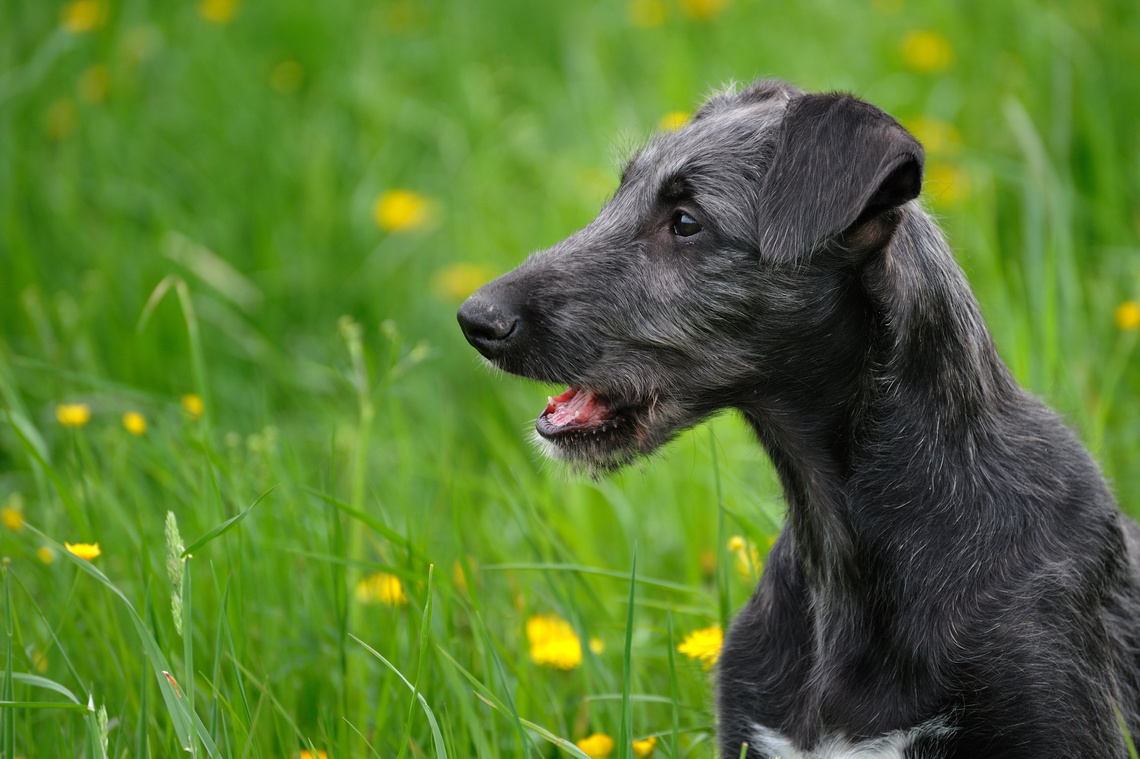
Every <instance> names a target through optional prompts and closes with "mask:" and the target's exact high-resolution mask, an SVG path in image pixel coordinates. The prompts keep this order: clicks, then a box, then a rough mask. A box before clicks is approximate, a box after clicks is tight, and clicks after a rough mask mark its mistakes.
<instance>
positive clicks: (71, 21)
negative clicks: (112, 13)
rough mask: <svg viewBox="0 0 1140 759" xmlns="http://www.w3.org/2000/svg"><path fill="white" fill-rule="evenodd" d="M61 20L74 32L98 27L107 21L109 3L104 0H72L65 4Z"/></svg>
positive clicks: (67, 28)
mask: <svg viewBox="0 0 1140 759" xmlns="http://www.w3.org/2000/svg"><path fill="white" fill-rule="evenodd" d="M59 21H60V25H62V26H63V28H64V29H66V30H67V31H69V32H71V33H72V34H82V33H83V32H89V31H91V30H92V29H98V28H99V27H101V26H102V25H103V24H104V23H105V22H106V21H107V3H106V2H104V0H72V2H70V3H68V4H67V5H65V6H63V12H62V13H61V14H60V19H59Z"/></svg>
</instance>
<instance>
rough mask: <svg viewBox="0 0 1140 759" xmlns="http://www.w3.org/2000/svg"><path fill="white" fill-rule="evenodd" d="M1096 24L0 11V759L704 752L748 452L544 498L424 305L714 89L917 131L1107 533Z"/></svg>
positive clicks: (1109, 91)
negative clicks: (783, 96) (828, 106)
mask: <svg viewBox="0 0 1140 759" xmlns="http://www.w3.org/2000/svg"><path fill="white" fill-rule="evenodd" d="M1137 40H1140V6H1138V5H1137V4H1136V3H1135V2H1127V1H1126V0H1118V1H1117V2H1109V1H1107V0H1079V1H1078V0H1073V1H1071V2H1064V1H1063V0H1056V1H1050V0H1039V1H1038V0H1012V1H1011V2H1002V3H994V2H984V1H983V0H966V2H959V3H951V2H948V0H938V1H936V2H930V3H918V2H914V0H909V1H908V0H868V2H840V1H839V0H808V1H807V2H804V3H796V4H793V3H781V4H773V3H762V2H759V0H620V1H614V2H600V1H598V2H594V1H588V2H577V3H550V4H547V3H536V2H532V1H531V0H496V2H494V3H471V2H461V1H459V0H452V1H451V2H446V1H445V0H372V1H371V2H364V1H363V0H342V1H341V2H336V3H312V2H303V1H302V0H276V1H275V2H272V3H265V2H260V3H259V2H253V1H252V0H245V1H244V2H238V1H237V0H194V1H191V0H185V1H183V2H177V3H158V2H150V1H149V0H72V1H71V2H55V1H54V0H53V1H52V2H33V1H31V0H10V1H9V2H5V3H0V557H2V560H3V567H2V569H0V572H2V583H0V584H2V587H0V620H2V622H0V702H3V703H0V757H7V758H9V759H11V758H13V757H41V756H43V757H56V756H84V757H128V756H130V757H150V756H154V757H161V756H179V755H182V754H183V752H184V751H186V750H189V751H190V752H191V753H193V754H195V755H205V756H225V757H309V758H310V759H311V758H312V757H317V756H323V757H368V756H377V757H399V758H400V759H402V758H403V757H411V756H415V757H420V756H428V757H440V758H442V757H453V758H454V757H480V758H495V757H508V756H510V757H526V756H540V757H556V756H562V755H566V756H576V757H579V758H581V757H592V758H593V759H600V757H604V756H607V755H612V756H614V757H621V758H623V759H624V758H625V757H632V756H639V757H640V756H646V755H650V754H653V755H656V756H662V757H711V756H713V755H714V753H715V752H714V748H713V745H714V741H712V740H711V738H712V731H713V728H714V717H713V708H712V697H711V693H712V690H711V683H712V677H713V676H714V673H715V670H714V669H712V668H711V667H710V665H711V664H712V662H713V661H714V659H715V653H716V650H717V639H718V638H717V636H718V635H719V631H720V630H721V629H723V627H724V625H725V624H727V622H728V621H729V620H730V618H731V616H732V613H733V611H734V610H735V609H736V608H738V607H739V606H740V604H742V603H743V602H744V601H745V599H746V598H747V597H748V595H749V593H750V592H751V588H752V587H753V585H754V584H755V580H756V578H757V577H758V576H759V574H760V573H761V572H762V571H763V559H764V555H765V552H766V551H767V549H768V547H769V545H770V543H771V541H772V540H773V539H774V536H775V535H776V534H777V533H778V531H779V529H780V524H781V521H782V518H783V517H782V503H781V499H780V494H779V488H778V486H777V483H776V482H775V480H774V477H773V474H772V471H771V468H770V466H769V464H768V463H767V461H766V460H765V459H764V457H763V454H762V452H761V450H760V449H759V447H758V446H757V445H756V444H755V443H754V441H753V440H752V439H751V438H750V435H749V433H748V432H747V431H746V430H745V429H744V428H743V425H742V424H741V423H740V421H739V420H738V419H736V418H734V417H732V416H731V415H725V416H722V417H719V418H717V419H715V420H713V421H712V422H711V423H709V424H706V425H703V426H701V427H699V428H697V429H695V430H693V431H691V432H689V433H687V434H685V435H684V436H683V437H682V438H681V439H679V440H678V441H676V442H674V443H672V444H670V445H669V446H668V447H667V448H666V449H665V451H664V452H662V453H661V454H659V455H657V456H656V457H655V458H654V459H652V460H650V461H647V462H645V463H644V464H643V465H641V466H639V467H635V468H634V469H631V470H629V471H626V472H624V473H622V474H619V475H616V476H613V477H608V478H605V479H602V480H599V481H592V480H588V479H587V480H581V479H574V478H568V477H567V476H566V475H565V474H564V473H560V472H558V471H555V470H551V469H550V468H549V467H548V465H546V464H544V463H543V462H542V461H541V460H540V458H539V456H538V455H537V452H536V451H535V450H534V448H533V447H532V446H531V445H530V444H529V443H528V436H529V429H530V426H531V425H532V424H533V420H534V418H535V416H536V415H537V414H538V413H539V412H540V411H541V410H542V408H543V405H544V403H545V399H546V397H547V395H550V394H556V393H558V392H561V390H562V388H551V387H544V386H538V385H536V384H534V383H529V382H526V381H522V380H518V379H514V378H509V377H503V376H496V375H493V374H492V373H491V372H488V371H486V370H485V369H484V368H483V367H482V366H481V365H480V363H479V362H478V361H477V359H476V354H475V352H474V351H473V350H472V349H471V348H470V347H469V346H468V345H466V343H465V342H464V340H463V338H462V336H461V334H460V332H459V329H458V327H457V325H456V323H455V309H456V307H457V306H458V304H459V303H460V302H461V301H462V299H463V298H464V297H465V296H466V295H467V294H468V293H469V292H471V291H472V290H473V289H474V288H475V287H477V286H478V285H479V284H481V283H482V282H484V281H486V280H489V279H490V278H492V277H494V276H496V275H497V274H499V273H502V272H504V271H506V270H508V269H510V268H511V267H513V266H514V265H516V264H517V263H518V262H520V261H521V260H522V259H523V258H524V257H525V255H526V254H527V253H529V252H531V251H533V250H536V249H540V248H543V247H545V246H548V245H550V244H552V243H554V242H556V241H557V240H559V239H561V238H562V237H564V236H566V235H567V234H569V233H570V232H572V231H574V230H575V229H577V228H579V227H581V226H582V225H584V224H585V223H586V222H588V221H589V220H590V219H591V218H592V217H593V215H594V214H595V213H596V212H597V210H598V208H599V207H600V205H601V203H603V202H604V200H605V199H606V197H607V196H608V195H609V193H611V192H612V191H613V189H614V188H615V186H616V183H617V177H618V175H619V173H620V168H621V165H622V162H623V160H624V159H625V158H626V157H628V156H629V155H630V153H631V151H633V150H635V149H636V147H637V146H638V145H639V144H640V143H641V142H643V141H644V140H645V139H646V137H647V136H648V135H650V134H652V133H653V131H654V130H656V129H662V128H670V127H672V126H676V125H677V124H679V123H682V122H683V120H684V119H685V118H686V117H687V116H688V115H689V114H691V113H692V111H693V109H694V108H695V107H696V106H697V105H698V104H699V103H700V102H701V100H702V99H703V97H704V96H706V95H707V94H708V93H709V92H711V91H713V90H714V89H716V88H718V87H721V86H723V85H724V84H725V83H726V82H730V81H733V80H735V81H747V80H750V79H752V78H753V77H757V76H779V77H781V78H785V79H788V80H790V81H793V82H795V83H797V84H798V85H800V86H802V87H805V88H807V89H820V90H822V89H847V90H851V91H853V92H856V93H858V94H859V95H861V96H863V97H865V98H867V99H869V100H871V101H873V102H875V103H876V104H878V105H879V106H881V107H883V108H885V109H886V110H887V111H889V112H890V113H892V114H894V115H896V116H897V117H898V118H899V119H900V120H901V121H902V122H903V123H904V124H905V125H907V126H908V127H909V128H911V129H912V131H914V132H915V134H916V135H918V136H919V138H920V139H921V140H922V141H923V142H924V144H925V145H926V148H927V152H928V163H927V176H926V184H925V191H924V202H925V203H926V205H927V207H928V208H930V209H931V210H932V211H933V212H935V213H936V214H937V215H938V216H939V218H940V220H941V222H942V224H943V226H944V228H945V230H946V233H947V235H948V236H949V238H950V240H951V242H952V244H953V246H954V247H955V249H956V251H958V254H959V260H960V261H961V263H962V265H963V267H964V268H965V269H966V271H967V273H968V275H969V277H970V279H971V282H972V283H973V285H974V287H975V290H976V292H977V294H978V297H979V299H980V301H981V303H982V306H983V310H984V312H985V315H986V317H987V319H988V321H989V324H990V327H991V330H992V332H993V334H994V337H995V340H996V343H997V345H998V348H999V351H1000V352H1001V354H1002V355H1003V357H1004V358H1005V359H1006V361H1007V362H1008V363H1009V365H1010V366H1011V368H1012V370H1013V371H1014V373H1015V374H1016V376H1017V377H1018V378H1019V380H1020V381H1022V382H1023V383H1024V384H1025V385H1026V386H1027V387H1029V388H1031V389H1032V390H1033V391H1034V392H1036V393H1038V394H1039V395H1041V396H1042V397H1045V398H1047V399H1048V400H1049V401H1050V403H1051V404H1053V405H1054V407H1056V408H1057V409H1059V410H1060V411H1061V412H1062V413H1063V414H1064V415H1065V416H1066V418H1067V419H1068V420H1069V422H1070V423H1071V424H1072V425H1073V426H1074V427H1075V428H1077V429H1078V430H1079V431H1080V433H1081V435H1082V437H1083V439H1084V440H1085V441H1086V442H1087V444H1088V445H1089V447H1090V449H1091V450H1092V451H1093V452H1094V455H1095V456H1096V457H1097V458H1098V459H1099V460H1100V461H1101V462H1102V464H1103V466H1104V469H1105V472H1106V474H1107V475H1108V476H1109V477H1110V478H1111V480H1112V481H1113V483H1114V488H1115V491H1116V493H1117V495H1118V497H1119V499H1120V501H1121V504H1122V506H1123V508H1124V509H1125V510H1126V511H1128V512H1130V513H1132V514H1135V515H1140V434H1137V429H1138V428H1140V357H1138V356H1137V355H1136V350H1135V348H1136V342H1137V336H1138V335H1140V331H1138V328H1140V305H1138V304H1137V300H1138V299H1140V255H1138V254H1140V140H1138V138H1137V132H1136V124H1137V123H1140V44H1138V43H1137ZM68 546H70V548H69V547H68ZM96 546H97V548H96Z"/></svg>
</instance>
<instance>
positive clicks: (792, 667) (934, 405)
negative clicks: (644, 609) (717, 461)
mask: <svg viewBox="0 0 1140 759" xmlns="http://www.w3.org/2000/svg"><path fill="white" fill-rule="evenodd" d="M922 163H923V153H922V149H921V146H919V144H918V143H917V142H916V141H915V140H914V139H913V137H911V136H910V135H909V134H908V133H907V132H906V131H905V130H904V129H903V128H902V127H901V126H899V125H898V123H897V122H895V121H894V120H893V119H891V118H890V117H889V116H887V115H886V114H884V113H883V112H882V111H880V110H878V109H876V108H874V107H873V106H870V105H868V104H866V103H864V102H862V101H859V100H857V99H855V98H852V97H850V96H847V95H840V94H828V95H809V94H805V93H803V92H801V91H800V90H797V89H795V88H794V87H791V86H789V85H786V84H784V83H781V82H774V81H762V82H758V83H756V84H754V85H752V86H751V87H750V88H748V89H746V90H744V91H741V92H739V93H725V94H722V95H718V96H715V97H714V98H712V99H711V100H710V101H709V102H708V103H707V104H706V105H705V106H704V107H703V108H702V109H701V110H700V112H699V113H698V114H697V115H696V116H695V117H694V119H693V120H692V122H691V123H690V124H688V125H687V126H685V127H684V128H683V129H681V130H679V131H677V132H671V133H665V134H661V135H658V136H657V137H656V138H654V139H653V140H652V141H651V142H650V143H649V145H648V146H646V148H645V149H644V150H643V151H641V153H640V154H638V155H637V156H635V157H634V159H633V160H632V161H631V162H630V164H629V165H628V167H627V168H626V170H625V172H624V175H623V176H622V181H621V186H620V187H619V188H618V190H617V193H616V194H615V195H614V197H613V199H612V200H611V201H610V202H609V203H608V204H607V205H606V207H605V208H603V209H602V211H601V213H600V214H599V215H598V217H597V219H595V220H594V221H593V222H591V223H590V224H589V225H588V226H587V227H586V228H585V229H583V230H581V231H579V232H577V233H576V234H574V235H572V236H571V237H569V238H568V239H566V240H564V241H563V242H561V243H559V244H557V245H555V246H554V247H553V248H551V249H549V250H547V251H544V252H542V253H539V254H536V255H534V256H532V257H531V258H530V259H528V260H527V261H526V262H525V263H523V264H522V265H521V266H520V267H519V268H518V269H516V270H514V271H512V272H510V273H509V274H507V275H505V276H503V277H501V278H499V279H498V280H496V281H494V282H492V283H490V284H488V285H486V286H485V287H483V288H482V289H481V290H480V291H479V292H477V293H476V294H475V295H474V296H472V298H471V299H470V300H469V301H468V302H467V303H465V304H464V306H463V307H462V308H461V309H460V322H461V323H462V325H463V328H464V332H465V334H466V335H467V337H468V339H469V340H470V341H471V342H472V344H473V345H475V346H476V347H477V348H478V349H479V350H480V352H482V353H483V354H484V355H485V356H486V357H487V358H488V359H490V360H491V362H492V363H493V364H495V365H496V366H498V367H500V368H502V369H504V370H506V371H509V372H513V373H516V374H521V375H524V376H527V377H532V378H535V379H538V380H543V381H547V382H561V383H567V384H569V385H571V386H572V387H574V388H578V389H579V390H580V391H581V392H583V393H586V392H588V393H590V394H592V396H591V397H594V398H598V399H601V401H602V402H604V408H605V409H608V413H610V414H611V416H609V417H607V418H605V420H604V424H597V425H594V426H592V427H585V428H583V429H581V430H579V429H574V430H571V431H568V432H563V433H561V434H551V435H548V437H550V439H549V440H548V441H547V442H546V446H547V448H548V450H549V451H550V452H551V453H552V455H554V456H556V457H559V458H563V459H566V460H569V461H571V462H572V463H574V464H576V465H578V466H581V467H584V468H587V469H590V470H593V471H604V470H607V469H611V468H616V467H620V466H622V465H624V464H627V463H629V462H630V461H631V460H633V459H635V458H636V457H637V456H640V455H643V454H647V453H650V452H652V451H653V450H655V449H656V448H657V447H659V446H660V445H661V444H662V443H664V442H666V441H667V440H668V439H670V438H671V437H672V436H673V435H675V434H676V433H677V432H678V431H679V430H682V429H685V428H687V427H690V426H692V425H694V424H696V423H698V422H700V421H701V420H703V419H705V418H707V417H708V416H709V415H711V414H713V413H715V412H717V411H719V410H721V409H725V408H731V409H736V410H737V411H739V412H740V413H742V414H743V415H744V417H745V419H747V420H748V422H749V423H750V425H751V426H752V428H753V429H754V430H755V432H756V435H757V437H758V439H759V440H760V442H761V443H762V444H763V446H764V447H765V449H766V450H767V452H768V454H769V456H770V457H771V458H772V461H773V462H774V464H775V466H776V469H777V471H778V472H779V475H780V478H781V481H782V482H783V485H784V490H785V494H786V498H787V503H788V520H787V526H786V528H785V529H784V532H783V533H782V534H781V536H780V538H779V539H778V540H777V541H776V543H775V545H774V546H773V548H772V552H771V554H770V556H769V559H768V562H767V566H766V568H765V571H764V575H763V577H762V579H761V581H760V585H759V587H758V588H757V590H756V593H755V595H754V596H753V598H752V600H751V601H750V602H749V603H748V605H747V606H746V607H745V608H744V609H743V610H742V611H741V612H740V614H739V616H738V618H737V620H736V622H735V624H734V625H733V627H732V630H731V631H730V633H729V635H728V638H727V640H726V643H725V646H724V650H723V652H722V655H721V660H720V663H719V665H718V681H719V691H720V698H719V715H720V728H719V729H720V742H721V747H722V752H723V755H724V756H725V757H733V758H735V757H737V756H739V755H740V750H741V744H742V743H743V742H750V744H751V745H750V749H749V753H748V756H749V757H750V758H752V759H754V758H755V757H772V756H775V755H776V754H777V753H779V754H781V755H782V756H783V759H794V758H795V757H818V758H820V759H822V758H823V757H843V756H847V757H855V756H860V757H909V758H911V759H918V758H920V757H921V758H923V759H966V758H967V757H968V758H969V759H976V758H977V757H1035V758H1036V757H1044V756H1050V757H1052V756H1055V757H1114V758H1119V757H1124V756H1126V755H1127V752H1126V749H1125V743H1124V740H1123V737H1122V734H1121V730H1120V729H1119V727H1118V725H1117V721H1116V717H1115V716H1114V710H1116V709H1119V710H1120V712H1121V713H1122V715H1123V717H1124V719H1125V721H1126V723H1127V726H1128V727H1129V729H1130V730H1131V731H1132V732H1133V733H1134V734H1140V638H1138V619H1140V592H1138V584H1137V569H1136V567H1137V556H1138V551H1140V531H1138V530H1137V528H1136V527H1135V525H1133V524H1132V523H1131V522H1129V521H1127V520H1125V519H1124V518H1123V517H1122V516H1121V514H1120V513H1119V511H1118V510H1117V508H1116V506H1115V504H1114V502H1113V500H1112V497H1111V496H1110V494H1109V492H1108V489H1107V487H1106V486H1105V484H1104V481H1103V480H1102V478H1101V476H1100V473H1099V472H1098V470H1097V468H1096V466H1095V465H1094V464H1093V462H1092V461H1091V460H1090V458H1089V456H1088V454H1087V453H1086V452H1085V450H1084V449H1083V448H1082V446H1081V445H1080V444H1079V443H1078V442H1077V440H1076V439H1075V437H1074V436H1073V435H1072V434H1071V433H1070V431H1069V430H1068V429H1066V427H1065V426H1064V425H1063V424H1062V423H1061V422H1060V421H1059V420H1058V419H1057V417H1056V416H1055V415H1054V414H1053V413H1052V412H1051V411H1049V410H1048V409H1047V408H1045V407H1044V406H1043V405H1042V404H1041V403H1039V402H1038V401H1037V400H1036V399H1034V398H1033V397H1032V396H1030V395H1029V394H1028V393H1026V392H1025V391H1024V390H1022V389H1021V388H1020V387H1018V385H1017V384H1016V383H1015V382H1014V380H1013V378H1012V377H1011V375H1010V373H1009V371H1008V369H1007V368H1006V367H1005V365H1004V364H1003V363H1002V361H1001V360H1000V358H999V357H998V355H997V353H996V351H995V350H994V347H993V344H992V341H991V339H990V336H989V333H988V332H987V330H986V327H985V325H984V323H983V320H982V318H981V315H980V312H979V310H978V306H977V303H976V301H975V299H974V297H973V295H972V293H971V291H970V288H969V286H968V285H967V283H966V281H965V278H964V276H963V275H962V272H961V270H960V269H959V267H958V266H957V264H956V263H955V261H954V258H953V256H952V254H951V253H950V251H949V249H948V248H947V246H946V244H945V242H944V241H943V239H942V236H941V234H940V233H939V230H938V229H937V227H936V226H935V224H934V222H933V221H932V220H931V219H930V217H929V216H928V215H927V214H926V213H925V212H924V211H923V210H922V208H921V207H920V206H919V205H918V204H917V202H915V201H914V200H913V198H915V196H916V195H917V194H918V192H919V189H920V185H921V174H922ZM682 214H684V216H682ZM686 220H687V221H686ZM692 220H695V221H696V222H697V223H698V224H699V227H697V229H698V231H696V232H695V233H690V232H691V230H692V229H693V227H692V225H689V224H688V222H689V221H692ZM682 232H684V234H682Z"/></svg>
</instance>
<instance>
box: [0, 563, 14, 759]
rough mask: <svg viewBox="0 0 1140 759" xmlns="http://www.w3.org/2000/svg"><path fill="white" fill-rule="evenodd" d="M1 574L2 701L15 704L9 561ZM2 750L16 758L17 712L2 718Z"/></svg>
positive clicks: (0, 721)
mask: <svg viewBox="0 0 1140 759" xmlns="http://www.w3.org/2000/svg"><path fill="white" fill-rule="evenodd" d="M0 572H2V573H3V575H4V619H5V624H4V632H5V635H4V653H5V659H4V682H3V683H0V700H3V701H4V702H7V703H14V699H15V697H16V684H15V678H14V675H15V671H14V670H15V661H14V659H13V658H12V638H13V636H14V635H15V632H16V631H15V629H14V628H13V623H14V620H13V619H12V583H11V581H10V580H9V579H8V574H9V572H8V566H7V561H5V564H4V566H3V568H2V569H0ZM0 748H2V749H3V752H4V754H3V755H4V756H5V757H15V756H16V710H15V709H8V710H6V711H5V712H4V714H3V716H0Z"/></svg>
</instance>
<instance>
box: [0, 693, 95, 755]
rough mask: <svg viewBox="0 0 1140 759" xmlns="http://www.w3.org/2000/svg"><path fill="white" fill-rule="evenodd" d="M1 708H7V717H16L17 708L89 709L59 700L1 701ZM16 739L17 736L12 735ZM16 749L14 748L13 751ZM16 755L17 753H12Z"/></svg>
mask: <svg viewBox="0 0 1140 759" xmlns="http://www.w3.org/2000/svg"><path fill="white" fill-rule="evenodd" d="M0 709H6V710H7V711H6V712H5V717H11V718H13V719H14V718H15V714H16V709H70V710H72V711H80V712H85V711H87V707H86V706H84V705H83V704H64V703H61V702H59V701H0ZM12 737H13V739H15V736H14V735H13V736H12ZM14 751H15V749H13V752H14ZM11 755H12V756H15V755H16V754H15V753H12V754H11Z"/></svg>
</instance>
